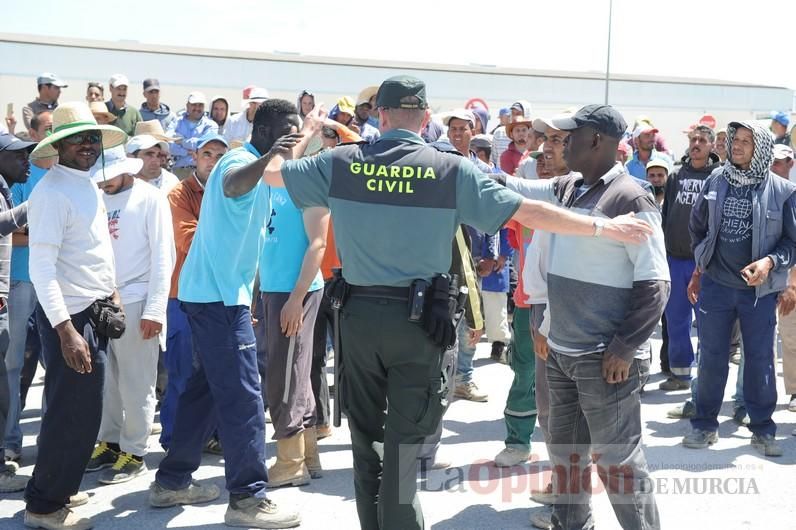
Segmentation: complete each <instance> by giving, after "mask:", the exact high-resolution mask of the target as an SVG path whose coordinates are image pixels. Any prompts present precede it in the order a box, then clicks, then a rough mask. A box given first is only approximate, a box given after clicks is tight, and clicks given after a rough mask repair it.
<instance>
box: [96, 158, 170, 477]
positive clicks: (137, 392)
mask: <svg viewBox="0 0 796 530" xmlns="http://www.w3.org/2000/svg"><path fill="white" fill-rule="evenodd" d="M104 161H105V167H104V168H103V167H102V166H100V165H98V166H95V168H94V170H92V180H93V181H94V182H95V183H96V184H97V185H98V186H99V188H100V189H101V190H103V191H104V194H103V199H104V201H105V208H106V210H107V212H108V231H109V232H110V236H111V244H112V245H113V254H114V257H115V258H116V285H117V286H118V289H119V294H120V295H121V298H122V303H123V304H124V309H125V315H126V317H127V331H126V332H125V334H124V335H123V336H122V337H120V338H118V339H113V340H111V341H110V347H109V349H108V362H107V369H106V372H105V391H104V396H103V397H104V400H103V404H102V423H101V424H100V431H99V438H98V439H99V444H98V445H97V447H96V448H95V449H94V453H93V454H92V455H91V460H90V461H89V463H88V466H87V467H86V471H99V470H100V469H104V468H107V467H110V469H108V470H107V471H105V472H103V473H102V475H101V476H100V478H99V482H100V483H102V484H118V483H121V482H127V481H128V480H131V479H133V478H135V477H136V476H138V475H140V474H141V473H143V472H144V471H146V465H145V464H144V455H145V454H146V449H147V439H148V438H149V432H150V429H151V428H152V421H153V418H154V416H155V379H156V377H157V364H158V351H159V346H160V344H161V343H165V329H164V328H165V323H166V302H167V300H168V295H169V285H170V280H171V271H172V268H173V267H174V234H173V232H172V226H171V209H170V208H169V203H168V201H167V200H166V196H165V195H164V194H163V193H161V192H160V191H158V190H157V189H155V188H154V187H152V186H149V185H147V184H146V183H144V182H142V179H138V178H136V177H135V174H136V173H138V172H139V171H140V170H141V167H142V166H143V165H144V162H143V161H142V160H141V159H140V158H127V157H126V156H125V152H124V148H123V147H121V146H119V147H116V148H114V149H109V150H106V151H105V156H104ZM164 345H165V344H164Z"/></svg>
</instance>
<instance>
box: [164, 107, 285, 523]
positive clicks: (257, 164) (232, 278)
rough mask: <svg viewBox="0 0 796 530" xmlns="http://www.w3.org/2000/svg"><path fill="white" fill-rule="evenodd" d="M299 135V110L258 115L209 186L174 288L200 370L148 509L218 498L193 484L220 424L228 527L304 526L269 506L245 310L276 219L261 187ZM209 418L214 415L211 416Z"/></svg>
mask: <svg viewBox="0 0 796 530" xmlns="http://www.w3.org/2000/svg"><path fill="white" fill-rule="evenodd" d="M298 125H299V119H298V114H297V111H296V108H295V106H293V105H292V104H290V103H288V102H286V101H283V100H273V99H272V100H268V101H266V102H265V103H263V104H261V105H260V107H258V109H257V112H256V113H255V116H254V121H253V128H252V130H253V132H252V138H251V143H246V144H244V145H243V146H242V147H240V148H237V149H233V150H231V151H229V152H227V153H226V154H225V155H224V156H223V157H222V158H221V160H219V161H218V163H217V164H216V166H215V167H214V168H213V171H212V172H211V173H210V176H209V177H208V179H207V183H206V185H205V192H204V197H203V198H202V216H201V217H200V219H199V224H198V226H197V229H196V234H195V235H194V239H193V243H192V245H191V248H190V250H189V251H188V256H187V258H186V260H185V264H184V265H183V268H182V271H181V273H180V279H179V286H178V299H179V300H180V302H181V303H182V308H183V310H184V311H185V313H186V314H187V315H188V322H189V324H190V326H191V333H192V335H193V338H194V348H195V352H196V357H197V360H198V362H197V364H196V366H195V367H194V372H193V375H192V376H191V378H190V379H189V381H188V384H187V386H186V388H185V391H184V392H183V393H182V395H181V396H180V398H179V401H178V404H177V415H176V418H175V421H174V430H173V433H172V439H171V445H170V446H169V452H168V454H167V455H166V458H164V459H163V461H162V462H161V464H160V468H159V470H158V472H157V475H156V477H155V482H154V483H153V484H152V487H151V489H150V498H149V501H150V504H151V505H152V506H156V507H165V506H175V505H180V504H195V503H201V502H209V501H211V500H214V499H216V498H217V497H218V496H219V495H220V492H219V489H218V488H217V487H216V486H214V485H204V484H199V483H197V482H193V481H192V477H191V475H192V473H193V472H194V471H195V470H196V469H197V468H198V466H199V463H200V462H201V453H202V448H203V447H204V443H205V440H206V439H207V437H208V435H209V434H210V431H211V430H212V429H213V427H214V426H215V425H214V424H215V422H214V421H213V420H214V419H216V418H217V427H218V434H219V437H220V439H221V445H222V447H223V451H224V461H225V470H226V486H227V489H228V490H229V506H228V508H227V512H226V514H225V516H224V521H225V523H226V524H227V525H230V526H246V527H254V528H291V527H293V526H297V525H298V524H300V521H301V519H300V517H299V515H298V513H296V512H294V511H292V510H286V509H284V508H279V507H277V506H276V504H274V503H273V502H271V500H270V499H268V498H267V496H266V483H267V481H268V473H267V470H266V468H265V460H266V454H265V415H264V412H263V399H262V394H261V390H260V377H259V373H258V370H257V349H256V345H255V337H254V331H253V328H252V320H251V311H250V309H249V308H250V306H251V302H252V288H253V284H254V276H255V272H256V270H257V262H258V259H259V257H260V252H261V250H262V247H263V242H264V240H265V233H266V223H267V221H268V218H269V213H270V211H271V189H270V187H269V186H268V185H266V184H265V183H264V182H262V180H261V178H260V177H261V176H262V173H263V170H264V168H265V164H266V163H267V161H268V160H270V156H271V153H270V151H271V150H274V149H275V150H279V149H281V145H282V143H281V142H275V141H276V139H277V138H280V137H281V136H283V135H286V134H289V133H291V132H296V130H297V128H298ZM291 141H292V140H288V143H290V142H291ZM275 144H276V145H275ZM263 153H265V156H263ZM251 175H254V178H249V179H247V177H249V176H251ZM232 177H236V178H235V179H234V185H231V184H230V182H231V179H232ZM241 177H242V178H241ZM212 409H215V410H216V412H217V415H213V414H209V413H208V411H210V410H212Z"/></svg>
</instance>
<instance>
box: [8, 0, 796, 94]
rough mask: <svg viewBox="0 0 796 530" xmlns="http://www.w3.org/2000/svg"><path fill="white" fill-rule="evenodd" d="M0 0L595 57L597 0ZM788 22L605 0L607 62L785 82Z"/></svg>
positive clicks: (260, 33)
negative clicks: (608, 44) (107, 0)
mask: <svg viewBox="0 0 796 530" xmlns="http://www.w3.org/2000/svg"><path fill="white" fill-rule="evenodd" d="M4 4H6V5H4V6H3V11H4V13H3V21H2V23H0V31H5V32H10V33H35V34H40V35H53V36H65V37H79V38H96V39H101V40H137V41H140V42H146V43H153V44H171V45H181V46H195V47H204V48H226V49H235V50H252V51H260V52H273V51H287V52H299V53H303V54H306V55H324V56H337V57H361V58H368V59H376V60H379V59H382V60H406V61H419V62H430V63H454V64H471V63H472V64H489V65H496V66H498V67H501V66H503V67H517V68H536V69H553V70H575V71H604V69H605V59H606V40H607V20H608V0H557V1H546V2H539V1H526V2H518V1H516V0H514V1H511V0H489V1H487V2H484V1H478V2H476V1H472V0H459V1H456V2H453V1H449V0H442V1H437V2H434V1H430V0H422V1H420V0H402V1H401V2H387V1H379V0H370V1H365V0H337V1H336V2H330V1H311V0H281V1H274V0H259V1H257V0H223V1H218V0H157V1H153V0H139V1H138V2H134V3H122V4H107V3H105V4H102V3H97V2H96V1H95V0H93V1H88V0H69V1H64V0H38V1H36V2H22V1H21V0H9V1H7V2H4ZM795 21H796V2H794V1H792V0H755V1H754V2H743V3H742V2H740V0H657V1H655V2H652V1H649V0H614V11H613V30H612V56H611V69H612V71H615V72H621V73H628V74H648V75H649V74H651V75H662V76H680V77H702V78H712V79H726V80H733V81H743V82H752V83H761V84H771V85H777V86H788V87H790V88H794V89H796V67H794V64H795V63H796V38H794V35H796V32H794V28H796V22H795ZM64 74H65V75H66V73H64Z"/></svg>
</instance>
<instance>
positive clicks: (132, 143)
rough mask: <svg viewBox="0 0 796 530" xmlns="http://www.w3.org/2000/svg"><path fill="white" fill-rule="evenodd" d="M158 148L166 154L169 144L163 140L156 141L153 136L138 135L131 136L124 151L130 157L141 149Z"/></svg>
mask: <svg viewBox="0 0 796 530" xmlns="http://www.w3.org/2000/svg"><path fill="white" fill-rule="evenodd" d="M156 145H157V146H160V149H161V150H162V151H165V152H166V153H168V152H169V144H168V143H166V142H164V141H163V140H158V139H157V138H155V137H154V136H150V135H148V134H139V135H138V136H133V137H132V138H130V140H129V141H128V142H127V146H126V147H125V150H126V151H127V154H128V155H132V154H133V153H135V152H136V151H140V150H141V149H149V148H150V147H155V146H156Z"/></svg>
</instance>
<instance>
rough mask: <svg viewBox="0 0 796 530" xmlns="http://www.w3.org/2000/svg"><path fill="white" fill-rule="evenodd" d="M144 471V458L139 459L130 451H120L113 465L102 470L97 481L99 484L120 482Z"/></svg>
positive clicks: (131, 478)
mask: <svg viewBox="0 0 796 530" xmlns="http://www.w3.org/2000/svg"><path fill="white" fill-rule="evenodd" d="M144 471H146V464H145V463H144V460H143V459H141V460H139V459H138V458H136V457H135V456H133V455H131V454H130V453H125V452H122V453H121V454H120V455H119V458H117V459H116V463H114V464H113V467H111V468H110V469H107V470H105V471H103V472H102V475H101V476H100V478H99V479H97V480H98V482H100V483H101V484H121V483H122V482H127V481H128V480H133V479H134V478H135V477H137V476H138V475H140V474H141V473H143V472H144Z"/></svg>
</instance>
